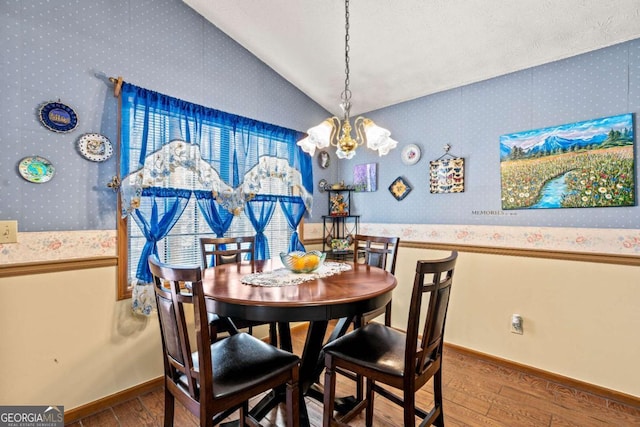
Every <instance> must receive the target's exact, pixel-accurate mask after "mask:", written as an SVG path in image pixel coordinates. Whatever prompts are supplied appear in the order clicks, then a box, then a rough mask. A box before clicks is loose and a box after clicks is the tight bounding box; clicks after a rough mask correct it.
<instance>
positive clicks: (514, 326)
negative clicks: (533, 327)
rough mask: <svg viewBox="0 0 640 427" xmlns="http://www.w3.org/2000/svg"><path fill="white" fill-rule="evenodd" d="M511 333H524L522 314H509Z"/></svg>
mask: <svg viewBox="0 0 640 427" xmlns="http://www.w3.org/2000/svg"><path fill="white" fill-rule="evenodd" d="M511 333H512V334H518V335H522V334H524V327H523V325H522V316H520V315H519V314H512V315H511Z"/></svg>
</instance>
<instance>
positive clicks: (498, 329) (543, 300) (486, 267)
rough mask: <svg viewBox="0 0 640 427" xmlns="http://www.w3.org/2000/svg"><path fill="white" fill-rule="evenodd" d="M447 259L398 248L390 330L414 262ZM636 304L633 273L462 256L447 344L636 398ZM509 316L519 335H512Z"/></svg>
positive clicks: (637, 281)
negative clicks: (519, 326) (519, 323)
mask: <svg viewBox="0 0 640 427" xmlns="http://www.w3.org/2000/svg"><path fill="white" fill-rule="evenodd" d="M445 254H448V252H438V251H429V250H424V249H411V248H404V247H401V248H400V250H399V252H398V266H397V268H396V276H397V277H398V282H399V284H398V288H397V290H396V291H395V293H394V299H393V311H392V317H393V319H392V321H393V324H394V326H398V327H402V325H405V324H406V313H407V310H408V307H407V304H408V300H409V297H410V294H409V292H410V288H411V286H412V280H413V275H414V272H415V263H416V261H417V260H418V259H428V258H434V257H440V256H443V255H445ZM639 301H640V268H638V267H633V266H620V265H612V264H596V263H588V262H579V261H560V260H548V259H539V258H525V257H515V256H505V255H486V254H477V253H462V252H461V253H460V255H459V258H458V264H457V265H456V272H455V276H454V283H453V290H452V296H451V301H450V305H449V312H448V317H447V326H446V333H445V341H446V342H449V343H452V344H457V345H459V346H462V347H466V348H470V349H473V350H476V351H479V352H482V353H487V354H491V355H493V356H496V357H500V358H503V359H508V360H512V361H514V362H517V363H521V364H524V365H528V366H531V367H535V368H538V369H541V370H544V371H548V372H552V373H556V374H559V375H563V376H566V377H570V378H573V379H576V380H580V381H583V382H586V383H590V384H594V385H598V386H601V387H604V388H608V389H611V390H616V391H619V392H622V393H626V394H630V395H632V396H636V397H639V396H640V369H638V367H637V365H638V360H640V308H639V305H638V302H639ZM514 313H517V314H520V315H521V316H522V317H523V320H524V322H523V324H524V334H523V335H516V334H513V333H511V332H510V330H509V326H510V322H511V315H512V314H514Z"/></svg>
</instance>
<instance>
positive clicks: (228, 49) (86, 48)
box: [0, 0, 327, 232]
mask: <svg viewBox="0 0 640 427" xmlns="http://www.w3.org/2000/svg"><path fill="white" fill-rule="evenodd" d="M0 13H1V14H2V15H1V16H2V28H3V30H2V46H0V50H1V52H2V62H1V63H2V71H1V72H0V79H1V81H2V87H3V89H2V95H3V102H2V103H1V105H0V111H1V112H2V116H3V117H5V118H6V119H5V121H4V124H3V126H2V128H1V129H0V146H1V147H2V153H3V155H2V156H0V220H2V219H15V220H18V230H19V231H20V232H36V231H60V230H108V229H111V230H113V229H115V228H116V220H117V209H116V202H117V200H116V195H115V193H114V192H113V191H112V190H111V189H110V188H108V187H107V185H106V184H107V183H108V182H109V181H110V180H111V178H112V177H113V176H114V175H116V173H117V168H116V156H115V155H114V156H112V157H111V158H109V159H108V160H105V161H102V162H95V161H90V160H87V159H86V158H85V157H83V156H82V155H81V153H80V151H79V150H78V141H79V140H80V138H81V137H82V135H85V134H88V133H98V134H101V135H103V136H105V137H106V138H108V139H109V141H110V143H111V144H112V145H113V146H114V147H117V138H118V134H117V133H118V127H117V120H118V111H117V109H118V101H117V98H115V97H114V95H113V87H112V85H111V84H110V83H109V81H108V78H109V77H117V76H122V77H123V78H124V80H125V81H127V82H130V83H133V84H135V85H138V86H141V87H145V88H148V89H152V90H155V91H157V92H161V93H165V94H167V95H170V96H173V97H176V98H180V99H184V100H187V101H190V102H194V103H197V104H201V105H205V106H208V107H212V108H216V109H219V110H222V111H226V112H230V113H233V114H238V115H242V116H246V117H251V118H255V119H257V120H261V121H265V122H269V123H273V124H277V125H280V126H284V127H288V128H292V129H297V130H306V129H307V128H308V127H309V124H310V123H315V122H318V121H320V120H322V119H323V118H324V117H325V116H326V115H327V112H326V111H325V110H324V109H322V108H320V107H319V106H318V105H317V104H315V103H314V102H312V101H311V100H310V99H309V98H308V97H307V96H306V95H304V94H303V93H302V92H300V91H299V90H298V89H296V88H295V87H293V86H292V85H291V84H289V83H288V82H287V81H286V80H284V79H283V78H282V77H281V76H279V75H278V74H277V73H275V72H274V71H273V70H272V69H270V68H269V67H267V66H266V65H265V64H264V63H263V62H262V61H260V60H258V59H257V58H256V57H255V56H253V55H252V54H251V53H249V52H248V51H247V50H245V49H244V48H242V47H241V46H239V45H238V44H237V43H236V42H234V41H233V40H231V39H230V38H229V37H228V36H226V35H225V34H224V33H222V32H221V31H220V30H218V29H217V28H216V27H215V26H213V25H212V24H210V23H209V22H208V21H206V20H205V19H204V18H202V17H201V16H200V15H198V14H197V13H196V12H194V11H193V10H192V9H191V8H189V7H188V6H186V5H185V4H184V3H183V2H182V1H180V0H65V1H46V0H33V1H17V0H8V1H3V2H2V6H0ZM50 101H56V102H57V101H60V102H61V103H63V104H65V105H67V106H69V107H70V108H72V109H73V110H74V111H75V112H76V113H77V116H78V125H77V127H76V128H75V129H74V130H73V131H71V132H68V133H59V132H52V131H51V130H49V129H47V128H46V127H45V126H43V125H42V123H40V120H39V119H38V111H39V108H40V106H41V105H42V104H43V103H46V102H50ZM283 106H286V107H283ZM29 156H40V157H43V158H45V159H47V160H48V161H49V162H50V163H51V165H52V166H53V168H54V169H55V171H54V175H53V177H52V178H51V179H50V180H49V181H48V182H46V183H42V184H35V183H32V182H29V181H27V180H25V179H23V178H22V177H21V175H20V172H19V170H18V164H19V163H20V160H22V159H23V158H25V157H29Z"/></svg>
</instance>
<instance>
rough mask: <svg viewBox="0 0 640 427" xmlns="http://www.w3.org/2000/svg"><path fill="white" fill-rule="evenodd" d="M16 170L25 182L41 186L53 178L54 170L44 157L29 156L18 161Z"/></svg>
mask: <svg viewBox="0 0 640 427" xmlns="http://www.w3.org/2000/svg"><path fill="white" fill-rule="evenodd" d="M18 170H19V171H20V175H22V177H23V178H24V179H26V180H27V181H29V182H33V183H36V184H42V183H45V182H48V181H50V180H51V178H53V174H54V173H55V170H56V169H55V168H54V167H53V165H52V164H51V162H50V161H49V160H47V159H45V158H44V157H40V156H30V157H25V158H24V159H22V160H20V163H19V164H18Z"/></svg>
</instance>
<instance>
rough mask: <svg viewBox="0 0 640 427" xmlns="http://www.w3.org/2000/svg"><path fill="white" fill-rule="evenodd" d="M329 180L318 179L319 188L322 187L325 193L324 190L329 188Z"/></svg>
mask: <svg viewBox="0 0 640 427" xmlns="http://www.w3.org/2000/svg"><path fill="white" fill-rule="evenodd" d="M327 184H328V183H327V180H326V179H321V180H320V181H318V188H319V189H320V192H321V193H324V190H325V189H326V188H327Z"/></svg>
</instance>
